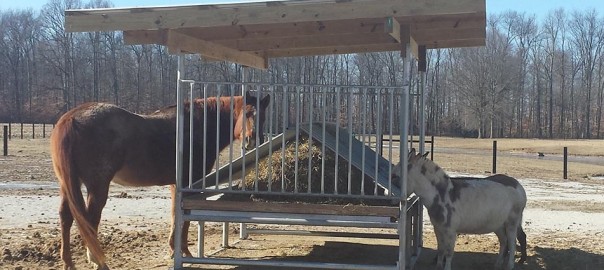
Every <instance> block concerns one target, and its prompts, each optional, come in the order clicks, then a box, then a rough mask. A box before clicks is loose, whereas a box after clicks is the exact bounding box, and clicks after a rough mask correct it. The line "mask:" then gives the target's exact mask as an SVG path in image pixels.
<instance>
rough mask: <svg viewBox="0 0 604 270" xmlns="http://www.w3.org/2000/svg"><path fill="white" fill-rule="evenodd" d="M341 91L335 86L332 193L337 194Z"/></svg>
mask: <svg viewBox="0 0 604 270" xmlns="http://www.w3.org/2000/svg"><path fill="white" fill-rule="evenodd" d="M341 91H342V88H341V87H336V107H335V110H336V153H335V157H334V158H335V163H336V168H335V173H334V180H333V181H334V185H333V186H334V191H333V193H334V194H338V172H339V171H340V168H339V167H340V166H339V163H338V160H339V158H340V124H341V123H340V108H342V106H341V102H342V100H341V96H340V92H341Z"/></svg>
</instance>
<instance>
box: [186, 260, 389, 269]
mask: <svg viewBox="0 0 604 270" xmlns="http://www.w3.org/2000/svg"><path fill="white" fill-rule="evenodd" d="M184 262H186V263H205V264H222V265H248V266H254V267H269V266H276V267H289V268H294V269H296V268H298V269H299V268H317V269H349V270H361V269H362V270H365V269H367V270H391V269H396V268H395V266H394V265H391V266H387V265H369V264H366V265H359V264H340V263H319V262H302V261H281V260H245V259H230V258H229V259H226V258H184Z"/></svg>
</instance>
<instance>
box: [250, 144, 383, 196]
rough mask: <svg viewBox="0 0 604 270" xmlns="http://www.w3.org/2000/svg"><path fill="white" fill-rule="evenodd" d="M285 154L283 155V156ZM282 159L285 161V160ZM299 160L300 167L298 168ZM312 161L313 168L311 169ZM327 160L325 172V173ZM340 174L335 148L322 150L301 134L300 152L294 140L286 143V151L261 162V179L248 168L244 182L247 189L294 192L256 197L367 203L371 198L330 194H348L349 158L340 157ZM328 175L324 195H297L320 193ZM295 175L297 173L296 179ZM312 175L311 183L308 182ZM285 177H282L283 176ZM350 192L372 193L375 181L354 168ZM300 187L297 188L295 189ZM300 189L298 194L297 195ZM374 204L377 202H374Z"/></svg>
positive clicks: (319, 145)
mask: <svg viewBox="0 0 604 270" xmlns="http://www.w3.org/2000/svg"><path fill="white" fill-rule="evenodd" d="M283 153H284V156H282V155H283ZM282 160H283V161H284V162H283V163H282ZM296 160H297V162H298V168H297V170H296ZM309 160H310V164H311V165H310V169H309ZM323 162H324V172H323V169H322V168H323ZM337 163H338V173H337V179H336V170H335V168H336V155H335V153H334V152H333V151H331V150H329V149H328V148H325V153H323V152H322V145H321V144H320V142H318V141H316V140H312V143H309V138H308V136H307V135H305V134H304V135H300V136H299V142H298V154H297V155H296V143H295V140H292V141H288V142H286V145H285V151H284V152H283V151H281V150H278V151H275V152H273V153H272V154H270V155H269V156H267V157H265V158H263V159H261V160H259V162H258V178H256V170H255V168H253V167H248V168H249V170H247V171H246V175H245V179H244V181H243V185H244V187H243V188H244V189H245V190H256V188H257V190H259V191H269V185H270V191H272V192H286V193H291V194H292V195H289V194H287V195H283V196H280V195H265V194H263V195H260V196H254V197H253V198H254V199H261V200H278V201H302V202H325V203H362V204H367V203H368V200H343V199H337V198H334V197H330V196H329V194H334V193H336V192H335V191H336V189H337V194H347V193H348V165H349V164H348V161H347V160H345V159H343V158H341V157H339V158H338V159H337ZM323 173H324V177H325V181H324V187H323V190H324V193H325V194H327V195H325V196H318V197H317V196H304V197H302V196H298V194H300V193H301V194H307V193H314V194H320V193H321V178H322V177H323ZM296 174H297V176H298V178H297V182H296ZM309 174H310V183H309ZM282 176H283V177H282ZM350 179H351V180H350V182H351V184H350V189H351V194H354V195H360V194H361V190H364V194H365V195H373V194H374V191H375V183H374V182H373V180H372V179H371V178H369V177H367V176H366V177H365V181H364V183H363V181H362V173H361V171H360V170H358V169H357V168H355V167H354V166H353V167H352V170H351V177H350ZM296 187H297V189H296ZM296 190H297V193H298V194H295V191H296ZM378 193H380V194H383V190H382V189H381V188H379V187H378ZM371 204H374V203H371Z"/></svg>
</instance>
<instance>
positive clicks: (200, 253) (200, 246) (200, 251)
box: [197, 221, 205, 258]
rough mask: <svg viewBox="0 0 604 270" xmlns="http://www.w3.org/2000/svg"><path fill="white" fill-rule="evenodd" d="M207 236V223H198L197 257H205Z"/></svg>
mask: <svg viewBox="0 0 604 270" xmlns="http://www.w3.org/2000/svg"><path fill="white" fill-rule="evenodd" d="M204 236H205V222H203V221H198V222H197V257H200V258H203V257H204V247H205V243H204V242H203V241H204Z"/></svg>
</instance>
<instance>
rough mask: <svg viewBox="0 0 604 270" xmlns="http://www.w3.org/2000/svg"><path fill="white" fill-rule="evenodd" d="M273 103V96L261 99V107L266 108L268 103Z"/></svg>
mask: <svg viewBox="0 0 604 270" xmlns="http://www.w3.org/2000/svg"><path fill="white" fill-rule="evenodd" d="M269 103H271V96H270V95H267V96H266V97H264V98H263V99H262V100H260V107H263V108H266V107H268V104H269Z"/></svg>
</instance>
